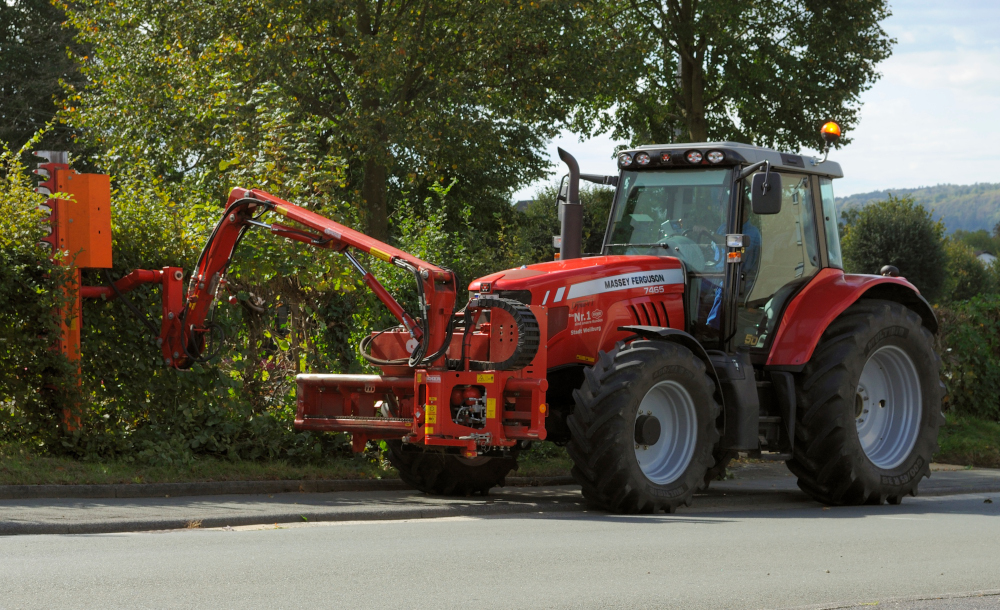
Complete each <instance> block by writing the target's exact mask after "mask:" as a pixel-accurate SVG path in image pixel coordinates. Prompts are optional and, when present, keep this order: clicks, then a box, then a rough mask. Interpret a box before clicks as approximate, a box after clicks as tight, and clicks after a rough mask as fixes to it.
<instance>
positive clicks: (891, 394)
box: [788, 300, 944, 504]
mask: <svg viewBox="0 0 1000 610" xmlns="http://www.w3.org/2000/svg"><path fill="white" fill-rule="evenodd" d="M939 366H940V363H939V359H938V357H937V354H936V353H935V352H934V348H933V339H932V336H931V334H930V332H929V331H928V330H927V329H926V328H924V327H923V325H922V321H921V319H920V316H918V315H917V314H916V313H915V312H913V311H912V310H910V309H907V308H906V307H903V306H902V305H900V304H898V303H894V302H890V301H878V300H862V301H859V302H858V303H857V304H855V305H853V306H851V307H850V308H848V309H847V311H845V312H844V313H843V314H841V316H840V317H838V318H837V319H836V320H834V322H833V323H832V324H831V325H830V327H829V328H828V329H827V330H826V332H825V333H824V334H823V337H822V339H821V340H820V343H819V345H818V346H817V347H816V352H815V353H814V354H813V357H812V358H811V359H810V361H809V363H808V364H807V365H806V368H805V370H804V371H803V373H802V375H801V377H800V379H799V380H798V383H797V386H798V387H797V397H798V404H799V408H798V421H797V422H796V425H795V447H794V451H793V455H792V459H791V460H790V461H789V462H788V467H789V469H790V470H791V471H792V472H793V473H794V474H795V475H796V476H798V479H799V481H798V482H799V487H800V488H802V490H803V491H805V492H806V493H808V494H809V495H811V496H812V497H813V498H815V499H817V500H819V501H821V502H824V503H827V504H882V503H883V502H885V501H887V500H888V501H889V502H892V503H899V502H900V501H901V500H902V498H903V496H905V495H908V494H910V495H915V494H916V489H917V484H918V483H919V482H920V480H921V479H922V478H923V477H925V476H929V475H930V462H931V457H932V456H933V454H934V451H935V450H936V449H937V435H938V427H939V426H940V425H941V423H942V422H943V419H944V418H943V417H942V415H941V398H942V386H941V381H940V378H939V376H938V370H939Z"/></svg>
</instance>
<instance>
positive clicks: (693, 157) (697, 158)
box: [687, 150, 701, 164]
mask: <svg viewBox="0 0 1000 610" xmlns="http://www.w3.org/2000/svg"><path fill="white" fill-rule="evenodd" d="M687 160H688V163H694V164H698V163H701V153H700V152H698V151H697V150H692V151H691V152H689V153H688V154H687Z"/></svg>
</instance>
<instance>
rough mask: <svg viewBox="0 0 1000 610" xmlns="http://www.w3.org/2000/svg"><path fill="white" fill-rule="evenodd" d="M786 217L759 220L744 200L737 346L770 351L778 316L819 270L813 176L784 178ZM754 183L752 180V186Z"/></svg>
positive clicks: (748, 197)
mask: <svg viewBox="0 0 1000 610" xmlns="http://www.w3.org/2000/svg"><path fill="white" fill-rule="evenodd" d="M781 179H782V193H781V211H780V212H779V213H777V214H768V215H761V216H758V215H756V214H754V213H753V212H752V211H751V210H750V195H749V193H748V192H747V193H745V195H744V202H745V205H744V225H743V233H744V234H745V235H746V236H747V244H748V245H747V251H746V254H745V255H744V259H743V260H744V263H743V279H742V285H741V287H740V292H739V297H738V298H739V302H738V303H737V307H738V310H737V311H738V313H737V324H738V326H737V329H736V336H735V337H734V339H735V341H736V343H737V345H746V346H749V347H764V346H765V345H766V341H767V339H768V337H770V336H771V335H772V334H773V333H774V328H775V325H776V323H777V318H778V314H780V313H781V308H782V306H783V305H784V303H785V301H786V300H787V299H788V297H789V296H790V295H791V294H792V293H793V292H795V290H796V288H797V287H798V286H799V284H800V283H801V282H799V281H797V280H800V279H803V278H808V277H811V276H812V275H814V274H815V273H816V272H817V271H818V270H819V264H820V263H819V243H818V239H817V235H816V220H815V218H814V213H813V209H814V208H813V196H814V193H813V189H812V187H811V184H812V182H811V180H810V179H809V177H808V176H802V175H799V174H782V176H781ZM747 182H748V183H749V180H748V181H747Z"/></svg>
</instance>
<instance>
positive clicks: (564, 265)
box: [469, 256, 686, 369]
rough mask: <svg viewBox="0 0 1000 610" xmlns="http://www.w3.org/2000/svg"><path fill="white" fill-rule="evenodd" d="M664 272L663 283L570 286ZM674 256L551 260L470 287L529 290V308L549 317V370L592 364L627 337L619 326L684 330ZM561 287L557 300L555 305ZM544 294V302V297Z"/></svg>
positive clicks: (494, 290)
mask: <svg viewBox="0 0 1000 610" xmlns="http://www.w3.org/2000/svg"><path fill="white" fill-rule="evenodd" d="M655 271H668V272H671V273H668V275H674V276H676V277H673V278H666V279H668V280H671V279H673V280H675V281H673V282H665V283H651V284H647V285H636V286H634V287H633V286H631V285H630V286H626V287H622V288H618V289H611V290H608V291H607V292H600V293H597V294H592V295H586V296H582V297H574V296H573V295H572V294H571V292H572V291H571V287H572V286H574V285H579V284H582V283H584V282H593V281H603V280H606V279H608V278H613V277H616V276H620V275H624V274H636V273H649V272H655ZM681 273H682V271H681V264H680V261H678V260H677V259H676V258H671V257H660V256H594V257H590V258H577V259H571V260H567V261H553V262H548V263H539V264H537V265H528V266H526V267H521V268H520V269H509V270H507V271H500V272H498V273H494V274H491V275H487V276H485V277H482V278H480V279H478V280H476V281H474V282H472V284H471V285H470V286H469V290H472V291H474V292H479V291H481V290H482V288H483V285H484V284H485V283H489V285H490V292H491V293H493V294H496V293H503V292H507V291H525V290H527V291H529V292H530V293H531V304H532V305H541V306H542V307H543V308H544V312H545V315H546V316H547V317H548V324H549V332H548V333H547V337H543V339H545V338H547V342H546V343H547V345H548V350H549V356H548V362H547V368H550V369H551V368H555V367H559V366H563V365H566V364H592V363H593V362H594V361H595V359H596V358H597V352H598V351H599V350H605V351H607V350H609V349H611V348H612V347H613V346H614V344H615V342H616V341H619V340H621V339H624V338H625V337H627V336H628V333H623V332H620V331H619V330H618V327H619V326H627V325H630V324H644V325H652V326H670V327H672V328H679V329H683V328H684V327H685V323H686V322H685V320H684V301H683V299H684V283H683V277H682V276H681ZM560 288H563V289H564V290H563V294H562V295H561V298H560V299H559V300H558V301H556V297H557V295H559V290H560ZM546 295H548V298H546Z"/></svg>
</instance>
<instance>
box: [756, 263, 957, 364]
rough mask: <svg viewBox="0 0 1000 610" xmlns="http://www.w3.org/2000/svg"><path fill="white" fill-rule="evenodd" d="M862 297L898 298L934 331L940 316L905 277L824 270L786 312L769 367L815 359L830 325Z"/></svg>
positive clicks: (779, 325) (783, 314) (770, 357)
mask: <svg viewBox="0 0 1000 610" xmlns="http://www.w3.org/2000/svg"><path fill="white" fill-rule="evenodd" d="M861 298H869V299H885V300H887V301H895V302H897V303H900V304H902V305H905V306H906V307H908V308H910V309H912V310H913V311H915V312H917V313H918V314H919V315H920V317H921V318H922V319H923V322H924V326H926V327H927V329H928V330H929V331H931V332H932V333H936V332H937V330H938V322H937V316H935V315H934V310H933V309H932V308H931V306H930V304H929V303H928V302H927V300H926V299H924V297H922V296H920V291H918V290H917V288H916V287H915V286H914V285H913V284H911V283H910V282H908V281H906V280H905V279H903V278H901V277H883V276H879V275H855V274H845V273H844V272H843V271H841V270H840V269H823V270H821V271H820V272H819V273H817V274H816V277H814V278H813V279H812V281H810V282H809V283H808V284H806V286H805V287H804V288H803V289H802V290H801V291H799V293H798V294H797V295H795V297H794V298H793V299H792V301H791V302H790V303H789V304H788V306H787V307H786V308H785V310H784V312H782V315H781V320H780V321H779V323H778V332H777V333H776V334H775V336H774V341H773V343H772V344H771V352H770V353H769V354H768V357H767V364H766V366H768V367H788V368H791V369H793V370H799V369H801V368H802V367H803V366H804V365H805V363H807V362H809V359H810V358H812V354H813V351H814V350H815V349H816V345H817V344H819V340H820V338H821V337H822V336H823V333H824V332H825V331H826V329H827V327H828V326H830V324H831V323H832V322H833V321H834V320H835V319H836V318H837V316H839V315H840V314H842V313H843V312H844V310H846V309H847V308H848V307H850V306H851V305H853V304H854V303H856V302H857V301H858V299H861Z"/></svg>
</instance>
